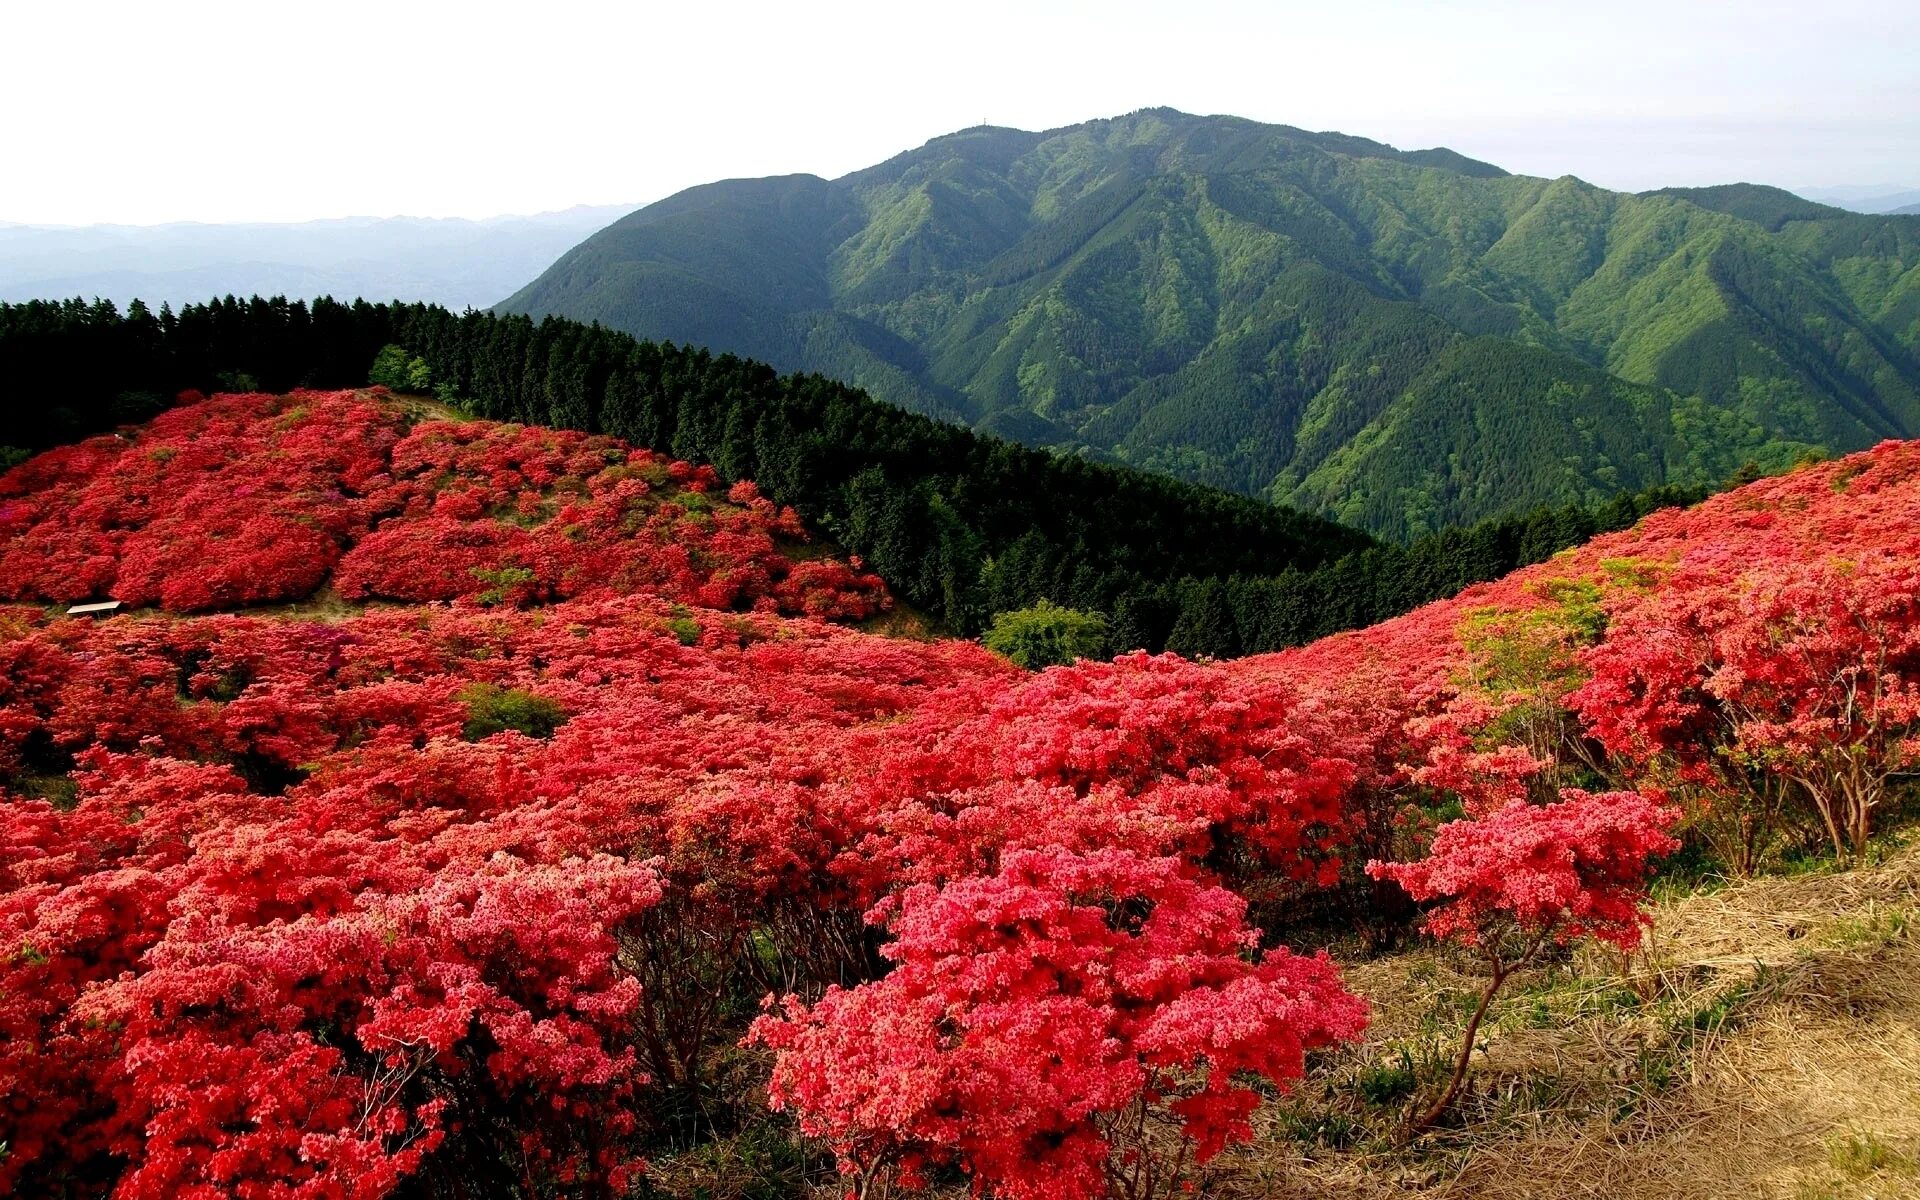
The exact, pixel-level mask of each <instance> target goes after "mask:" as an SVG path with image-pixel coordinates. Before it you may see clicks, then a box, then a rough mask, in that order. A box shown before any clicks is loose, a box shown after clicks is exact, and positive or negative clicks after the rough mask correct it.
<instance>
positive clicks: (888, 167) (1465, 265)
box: [502, 109, 1920, 537]
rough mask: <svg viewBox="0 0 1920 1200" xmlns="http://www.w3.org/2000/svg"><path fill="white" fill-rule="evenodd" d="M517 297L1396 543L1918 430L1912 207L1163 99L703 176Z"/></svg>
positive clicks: (1919, 366)
mask: <svg viewBox="0 0 1920 1200" xmlns="http://www.w3.org/2000/svg"><path fill="white" fill-rule="evenodd" d="M502 308H503V309H504V310H505V311H509V312H516V313H527V314H544V313H558V314H562V315H566V316H571V317H575V318H578V319H582V320H595V321H600V322H602V323H604V324H606V325H609V326H612V327H615V328H619V329H623V330H627V331H629V332H633V333H636V334H639V335H642V336H645V337H649V338H656V339H665V340H671V341H675V342H681V343H692V344H696V345H706V346H711V347H715V348H720V349H727V350H733V351H736V352H739V353H743V354H748V355H752V356H754V357H757V358H761V359H765V360H767V361H769V362H772V363H774V364H776V365H778V366H782V367H787V368H793V369H805V370H812V371H819V372H821V373H824V374H828V375H832V376H835V377H837V378H840V379H843V380H846V381H848V382H851V383H854V384H857V385H859V386H861V387H864V388H866V389H868V390H870V391H872V392H873V393H874V394H876V395H878V396H881V397H883V398H886V399H889V400H891V401H893V402H895V403H897V404H900V405H902V406H905V407H907V408H910V409H914V410H916V411H921V412H927V413H931V414H934V415H938V416H944V417H948V418H952V419H955V420H959V421H962V422H965V423H967V424H970V425H973V426H974V427H976V428H979V429H981V430H983V431H986V432H991V433H996V434H1000V435H1003V436H1007V437H1012V438H1016V439H1018V440H1021V441H1024V442H1027V443H1029V444H1033V445H1039V446H1047V447H1054V448H1062V449H1070V450H1078V451H1082V452H1086V453H1090V454H1094V455H1096V456H1106V457H1111V458H1114V459H1117V460H1120V461H1123V462H1127V463H1131V464H1135V465H1139V466H1145V467H1150V468H1155V469H1159V470H1164V471H1168V472H1171V473H1173V474H1176V475H1179V476H1182V477H1184V478H1188V479H1192V480H1196V481H1199V482H1204V483H1209V484H1215V485H1219V486H1224V487H1228V488H1232V489H1235V490H1238V491H1241V492H1245V493H1249V494H1254V495H1262V496H1266V497H1269V498H1271V499H1273V500H1275V501H1278V502H1281V503H1285V504H1290V505H1298V506H1301V507H1305V508H1309V509H1312V510H1315V511H1318V512H1321V513H1324V514H1326V515H1329V516H1333V517H1337V518H1339V519H1341V520H1343V521H1348V522H1352V523H1356V524H1359V525H1362V526H1364V527H1366V528H1368V529H1371V530H1373V531H1375V532H1378V533H1384V534H1387V535H1391V536H1402V537H1404V536H1409V535H1414V534H1419V533H1422V532H1427V531H1431V530H1434V529H1437V528H1440V527H1442V526H1445V525H1449V524H1455V523H1459V522H1464V521H1472V520H1477V519H1481V518H1484V517H1487V516H1490V515H1494V514H1497V513H1501V512H1507V511H1513V510H1517V509H1523V508H1528V507H1531V506H1533V505H1535V504H1539V503H1564V502H1568V501H1585V502H1591V501H1594V500H1596V499H1599V498H1601V497H1603V496H1605V495H1608V494H1611V493H1613V492H1616V491H1619V490H1623V489H1634V488H1643V487H1647V486H1650V485H1653V484H1658V483H1663V482H1677V483H1699V482H1705V481H1709V480H1715V479H1720V478H1723V477H1725V476H1726V475H1727V474H1728V473H1729V472H1730V471H1732V470H1734V469H1735V468H1737V467H1738V466H1739V465H1740V464H1742V463H1743V462H1746V461H1749V460H1752V461H1756V462H1758V463H1760V464H1761V465H1763V466H1769V467H1771V466H1778V465H1782V464H1784V463H1785V462H1787V461H1790V460H1791V459H1793V458H1795V457H1797V456H1799V455H1801V454H1803V453H1805V452H1807V451H1809V450H1811V449H1814V448H1820V449H1825V450H1830V451H1839V450H1849V449H1854V448H1858V447H1860V446H1863V445H1867V444H1871V443H1872V442H1874V441H1877V440H1879V439H1880V438H1883V437H1896V436H1913V435H1915V434H1920V354H1917V353H1916V347H1917V346H1920V220H1916V219H1914V218H1910V217H1870V216H1862V215H1857V214H1852V213H1847V212H1844V211H1842V210H1839V209H1834V208H1828V207H1826V206H1824V205H1818V204H1814V203H1812V202H1810V201H1806V200H1802V199H1800V198H1799V197H1796V196H1793V195H1791V194H1790V193H1786V192H1782V191H1779V190H1777V189H1773V188H1765V187H1758V186H1754V185H1746V184H1736V185H1729V186H1727V187H1721V188H1703V189H1670V190H1667V191H1662V192H1652V193H1646V194H1643V195H1627V194H1622V193H1616V192H1609V191H1605V190H1603V189H1600V188H1596V187H1593V186H1591V185H1589V184H1586V183H1583V182H1581V181H1580V180H1578V179H1574V178H1572V177H1566V178H1561V179H1555V180H1546V179H1535V178H1528V177H1521V176H1514V175H1509V174H1507V173H1506V172H1504V171H1501V170H1500V169H1499V168H1497V167H1493V166H1490V165H1488V164H1486V163H1480V162H1475V161H1473V160H1471V159H1468V158H1465V157H1463V156H1461V155H1458V154H1456V153H1454V152H1452V151H1449V150H1444V149H1435V150H1423V151H1415V152H1403V151H1399V150H1395V149H1393V148H1392V147H1389V146H1385V145H1381V144H1380V143H1377V142H1371V141H1367V140H1365V139H1362V138H1354V137H1348V136H1345V135H1340V134H1324V133H1308V132H1305V131H1302V130H1298V129H1292V128H1287V127H1284V126H1271V125H1261V124H1257V123H1254V122H1251V121H1244V120H1239V119H1236V118H1228V117H1193V116H1188V115H1185V114H1182V113H1177V112H1173V111H1170V110H1165V109H1157V110H1148V111H1143V112H1138V113H1133V114H1130V115H1128V116H1125V117H1121V118H1117V119H1114V120H1103V121H1092V122H1088V123H1086V124H1084V125H1077V126H1073V127H1070V128H1065V129H1057V130H1051V131H1047V132H1043V133H1028V132H1022V131H1019V130H1011V129H998V128H991V127H981V128H976V129H971V130H966V131H963V132H960V133H956V134H952V135H950V136H947V137H942V138H936V139H934V140H933V141H931V142H929V143H927V144H926V145H925V146H922V147H921V148H919V149H918V150H914V151H910V152H908V153H906V154H902V155H899V156H898V157H895V158H893V159H890V160H888V161H887V162H885V163H882V164H880V165H878V166H875V167H871V168H868V169H866V170H863V171H858V172H855V173H853V174H851V175H848V176H845V177H843V178H841V179H837V180H831V181H829V180H823V179H819V178H816V177H814V176H808V175H796V176H786V177H781V178H773V179H754V180H730V181H726V182H722V183H715V184H710V185H707V186H704V187H699V188H694V189H691V190H689V191H686V192H683V193H681V194H679V195H677V196H674V197H672V198H670V199H668V200H664V201H661V202H660V203H658V204H655V205H652V206H650V207H648V208H645V209H642V210H640V211H639V212H636V213H634V214H632V215H631V216H629V217H627V218H625V219H623V220H621V221H619V222H617V223H615V224H614V225H612V226H611V227H609V228H608V229H606V230H604V231H603V232H601V233H599V234H596V235H595V236H593V237H591V238H589V239H588V240H587V241H585V242H583V243H582V244H581V245H579V246H578V247H576V248H575V249H574V250H572V251H571V252H569V253H568V254H567V255H566V256H565V257H563V258H562V259H561V260H560V261H559V262H557V263H556V264H555V265H554V266H553V267H552V268H551V269H549V270H548V271H547V272H546V273H545V274H543V275H542V276H541V277H540V278H539V279H537V280H535V281H534V282H533V283H531V284H529V285H528V286H527V287H526V288H524V289H522V290H521V291H520V292H519V293H517V294H516V295H515V296H513V297H512V298H510V299H509V300H507V301H506V302H505V303H504V304H503V305H502Z"/></svg>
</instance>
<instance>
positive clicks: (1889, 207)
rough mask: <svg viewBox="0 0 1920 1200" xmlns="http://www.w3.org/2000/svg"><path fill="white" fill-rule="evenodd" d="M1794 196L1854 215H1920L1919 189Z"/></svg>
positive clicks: (1877, 187)
mask: <svg viewBox="0 0 1920 1200" xmlns="http://www.w3.org/2000/svg"><path fill="white" fill-rule="evenodd" d="M1794 190H1795V191H1796V193H1797V194H1799V195H1801V196H1804V197H1806V198H1807V199H1809V200H1816V201H1818V202H1820V203H1821V204H1831V205H1833V206H1834V207H1835V208H1844V209H1849V210H1851V211H1853V212H1862V213H1882V214H1888V215H1894V216H1907V215H1910V214H1913V213H1920V188H1915V187H1897V186H1894V185H1892V184H1884V183H1882V184H1854V185H1852V186H1850V187H1813V188H1796V189H1794Z"/></svg>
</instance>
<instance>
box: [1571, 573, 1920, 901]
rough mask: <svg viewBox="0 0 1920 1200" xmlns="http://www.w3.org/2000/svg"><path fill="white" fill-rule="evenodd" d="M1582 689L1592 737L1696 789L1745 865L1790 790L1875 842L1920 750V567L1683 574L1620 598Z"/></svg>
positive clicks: (1838, 848) (1693, 793)
mask: <svg viewBox="0 0 1920 1200" xmlns="http://www.w3.org/2000/svg"><path fill="white" fill-rule="evenodd" d="M1586 661H1587V663H1588V665H1589V666H1590V668H1591V669H1592V671H1593V677H1592V679H1591V680H1590V681H1588V683H1587V684H1586V685H1585V686H1584V687H1583V688H1582V689H1581V690H1580V691H1579V692H1578V693H1576V694H1575V695H1574V696H1573V697H1572V703H1573V705H1574V707H1575V709H1576V711H1578V712H1579V713H1580V714H1581V715H1582V716H1583V717H1584V718H1585V719H1586V721H1587V724H1588V727H1589V728H1590V729H1592V731H1593V733H1594V736H1595V737H1596V738H1598V739H1599V740H1600V741H1601V742H1602V744H1604V745H1605V746H1606V747H1607V748H1608V749H1609V750H1610V751H1612V752H1613V753H1615V754H1616V755H1618V756H1620V757H1621V758H1622V759H1623V760H1625V761H1628V762H1631V763H1633V764H1635V766H1637V767H1638V768H1639V769H1640V770H1643V771H1647V772H1649V773H1652V774H1654V775H1655V776H1656V777H1659V778H1663V779H1666V780H1671V781H1672V783H1673V784H1674V785H1675V789H1676V790H1677V791H1680V792H1681V793H1682V794H1683V795H1685V796H1689V797H1691V798H1693V799H1694V801H1695V806H1696V809H1697V810H1698V819H1699V821H1700V823H1702V824H1703V825H1706V826H1707V827H1708V828H1709V829H1710V830H1713V831H1715V832H1717V833H1719V835H1720V840H1721V843H1722V844H1723V845H1724V846H1726V847H1727V850H1728V857H1729V859H1730V860H1731V861H1732V862H1733V863H1734V864H1735V865H1737V866H1739V867H1742V868H1747V869H1750V868H1751V866H1752V865H1753V862H1754V860H1755V858H1756V857H1757V854H1758V851H1759V850H1760V849H1762V848H1764V843H1765V841H1766V840H1767V839H1768V837H1769V836H1770V834H1771V831H1772V827H1773V824H1774V822H1775V821H1776V820H1777V818H1778V814H1779V812H1780V809H1781V807H1782V806H1783V804H1784V802H1785V800H1786V797H1785V796H1784V795H1783V792H1782V786H1783V785H1788V786H1795V787H1797V788H1798V789H1799V791H1800V794H1801V795H1803V796H1804V797H1805V799H1806V800H1807V801H1808V802H1809V804H1810V805H1811V807H1812V809H1813V811H1814V812H1815V813H1817V814H1818V817H1819V819H1820V822H1821V824H1822V825H1823V826H1824V829H1825V832H1826V834H1827V836H1828V838H1829V839H1830V840H1831V842H1832V844H1833V848H1834V852H1835V853H1836V854H1839V855H1842V856H1844V855H1847V854H1854V855H1858V854H1861V853H1863V852H1864V851H1865V849H1866V842H1867V836H1868V834H1869V832H1870V831H1871V819H1872V814H1873V811H1874V809H1875V808H1877V807H1878V806H1879V804H1880V803H1881V801H1882V799H1883V797H1884V796H1885V794H1886V788H1887V781H1888V779H1889V778H1890V777H1891V776H1892V775H1894V774H1895V773H1897V772H1899V771H1901V770H1903V769H1906V768H1907V767H1908V766H1909V765H1910V764H1911V763H1913V762H1914V761H1915V760H1916V757H1920V740H1916V739H1920V563H1916V562H1915V561H1914V560H1913V559H1911V558H1905V557H1897V556H1894V555H1890V554H1887V553H1885V552H1876V553H1873V554H1870V555H1865V556H1862V557H1861V558H1859V559H1858V560H1856V561H1851V562H1834V561H1831V560H1828V561H1817V562H1810V563H1796V562H1792V561H1791V560H1788V561H1784V562H1782V561H1775V562H1768V563H1765V564H1764V565H1760V566H1752V567H1749V568H1748V569H1746V570H1744V571H1740V572H1739V573H1738V574H1734V573H1733V572H1732V571H1730V570H1725V569H1720V570H1714V571H1712V572H1711V573H1707V572H1704V571H1702V572H1689V573H1687V574H1685V575H1682V576H1677V577H1676V578H1674V579H1671V580H1669V581H1667V586H1665V587H1662V588H1661V589H1659V590H1658V591H1655V592H1652V593H1648V594H1643V595H1636V596H1631V597H1628V598H1626V599H1625V600H1624V601H1623V602H1622V603H1621V604H1620V606H1619V608H1618V611H1616V613H1615V614H1614V616H1613V621H1612V624H1611V625H1610V627H1609V631H1608V636H1607V638H1606V640H1605V641H1604V642H1603V643H1601V644H1600V645H1599V646H1596V647H1595V648H1594V649H1593V650H1591V651H1589V652H1588V654H1587V655H1586Z"/></svg>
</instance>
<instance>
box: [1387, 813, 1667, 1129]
mask: <svg viewBox="0 0 1920 1200" xmlns="http://www.w3.org/2000/svg"><path fill="white" fill-rule="evenodd" d="M1564 797H1565V798H1564V799H1562V800H1559V801H1557V802H1555V803H1553V804H1547V805H1532V804H1528V803H1526V802H1524V801H1518V802H1515V803H1513V804H1511V805H1509V806H1508V807H1506V808H1503V809H1501V810H1500V811H1499V812H1496V813H1492V814H1489V815H1487V816H1484V817H1480V818H1478V819H1476V820H1466V821H1452V822H1449V823H1448V824H1445V825H1442V826H1441V827H1440V831H1439V832H1438V833H1437V834H1435V835H1434V839H1433V850H1432V853H1431V854H1430V855H1429V856H1428V857H1427V858H1424V859H1422V860H1420V861H1418V862H1409V863H1383V862H1373V863H1369V864H1367V871H1368V872H1369V873H1370V874H1373V875H1375V876H1378V877H1382V878H1387V879H1392V880H1393V881H1394V882H1396V883H1398V884H1399V885H1400V886H1401V887H1403V888H1405V889H1406V890H1407V893H1408V894H1409V895H1411V896H1412V897H1413V898H1414V899H1415V900H1417V901H1422V902H1429V901H1437V902H1438V905H1437V907H1435V908H1433V909H1432V910H1431V911H1430V912H1428V914H1427V917H1426V927H1427V930H1428V932H1430V933H1432V934H1433V935H1434V936H1435V937H1439V938H1447V939H1451V940H1453V941H1457V942H1459V943H1460V944H1462V945H1465V946H1472V947H1474V948H1476V949H1477V950H1479V951H1480V953H1481V954H1482V955H1483V956H1484V957H1485V958H1486V959H1487V962H1488V965H1489V967H1490V977H1489V980H1488V984H1487V989H1486V992H1485V993H1484V994H1483V995H1482V996H1481V999H1480V1005H1479V1007H1478V1008H1477V1009H1475V1010H1474V1014H1473V1017H1472V1019H1471V1020H1469V1021H1468V1023H1467V1031H1466V1037H1465V1044H1464V1045H1463V1047H1462V1049H1461V1052H1460V1057H1459V1059H1458V1060H1457V1061H1456V1063H1455V1066H1454V1073H1453V1079H1452V1081H1451V1082H1450V1083H1449V1084H1448V1086H1447V1090H1446V1092H1445V1093H1444V1094H1443V1095H1442V1096H1441V1097H1440V1098H1439V1100H1437V1101H1436V1102H1435V1103H1434V1104H1433V1106H1432V1107H1431V1108H1430V1109H1429V1110H1428V1111H1427V1113H1426V1114H1425V1116H1423V1117H1421V1118H1420V1119H1419V1121H1418V1122H1416V1124H1417V1125H1420V1126H1425V1125H1428V1124H1431V1123H1432V1122H1433V1121H1435V1120H1437V1119H1438V1118H1439V1117H1440V1115H1441V1114H1442V1113H1444V1112H1445V1111H1446V1109H1447V1106H1448V1105H1449V1104H1451V1103H1452V1102H1453V1097H1454V1096H1455V1094H1457V1093H1458V1091H1459V1090H1460V1084H1461V1082H1462V1081H1463V1080H1464V1079H1465V1078H1466V1071H1467V1063H1468V1059H1469V1058H1470V1057H1471V1055H1472V1053H1473V1039H1474V1035H1475V1034H1476V1033H1477V1032H1478V1030H1479V1027H1480V1021H1481V1018H1483V1017H1484V1016H1485V1015H1486V1012H1487V1007H1488V1006H1489V1005H1490V1004H1492V1003H1493V997H1494V995H1495V993H1497V992H1498V991H1499V990H1500V986H1501V984H1503V983H1505V982H1506V980H1507V977H1508V976H1509V975H1511V974H1512V973H1513V972H1514V971H1517V970H1519V969H1520V968H1522V967H1524V966H1526V965H1527V964H1529V963H1530V962H1532V961H1533V959H1534V957H1535V956H1536V955H1537V954H1539V952H1540V950H1541V949H1542V948H1543V947H1544V946H1546V945H1547V944H1548V943H1549V942H1560V943H1566V942H1570V941H1573V940H1574V939H1576V938H1583V937H1587V938H1595V939H1598V940H1600V941H1605V942H1610V943H1612V944H1614V945H1616V946H1619V947H1621V948H1622V949H1632V948H1633V947H1634V946H1637V945H1639V944H1640V935H1641V931H1642V928H1643V927H1644V926H1645V924H1646V921H1647V918H1646V914H1645V912H1644V908H1643V906H1644V905H1645V903H1646V885H1647V876H1648V873H1649V872H1650V871H1651V869H1652V860H1653V859H1655V858H1657V857H1658V856H1660V855H1663V854H1667V853H1670V852H1671V851H1673V850H1674V849H1676V848H1677V847H1678V846H1679V843H1678V842H1676V841H1675V840H1674V839H1673V838H1671V837H1669V836H1668V834H1667V830H1668V829H1669V828H1671V827H1672V825H1673V823H1674V821H1675V820H1676V819H1677V818H1678V816H1679V814H1678V813H1676V812H1674V811H1673V810H1671V809H1669V808H1666V807H1665V806H1663V805H1661V804H1658V803H1656V802H1655V801H1653V800H1650V799H1648V798H1647V797H1645V796H1642V795H1640V794H1639V793H1637V792H1607V793H1603V794H1599V795H1595V794H1591V793H1588V792H1582V791H1578V790H1575V789H1572V788H1569V789H1567V790H1566V792H1565V793H1564Z"/></svg>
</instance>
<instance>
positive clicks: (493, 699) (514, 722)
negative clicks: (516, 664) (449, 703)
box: [459, 683, 567, 742]
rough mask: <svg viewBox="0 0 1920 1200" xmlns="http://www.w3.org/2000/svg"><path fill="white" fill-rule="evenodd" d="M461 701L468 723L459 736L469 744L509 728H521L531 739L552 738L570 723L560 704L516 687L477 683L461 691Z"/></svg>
mask: <svg viewBox="0 0 1920 1200" xmlns="http://www.w3.org/2000/svg"><path fill="white" fill-rule="evenodd" d="M459 699H460V702H461V703H462V704H465V705H466V706H467V723H466V725H465V726H463V727H462V728H461V730H460V736H461V737H463V738H465V739H467V740H468V741H470V742H477V741H479V740H480V739H481V738H485V737H491V736H493V735H494V734H496V733H499V732H501V731H502V730H507V729H518V730H519V731H520V732H521V733H524V734H526V735H527V736H528V737H536V738H549V737H552V736H553V731H554V730H556V729H558V728H560V727H561V726H562V725H564V724H566V723H567V712H566V710H565V709H563V708H561V707H560V705H559V704H557V703H555V702H554V701H552V700H549V699H547V698H546V697H545V696H536V695H534V694H533V693H532V692H523V691H520V690H519V689H517V688H503V687H499V686H496V685H494V684H491V683H476V684H473V685H472V686H470V687H466V688H462V689H461V691H460V695H459Z"/></svg>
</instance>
